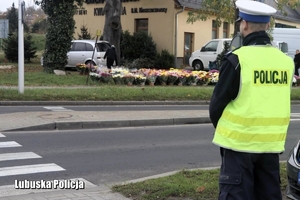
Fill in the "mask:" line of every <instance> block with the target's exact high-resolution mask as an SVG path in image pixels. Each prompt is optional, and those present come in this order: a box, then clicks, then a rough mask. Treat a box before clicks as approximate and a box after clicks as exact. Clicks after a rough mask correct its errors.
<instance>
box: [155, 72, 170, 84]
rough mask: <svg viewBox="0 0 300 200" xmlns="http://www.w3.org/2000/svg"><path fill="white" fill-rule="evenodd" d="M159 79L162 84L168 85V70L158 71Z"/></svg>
mask: <svg viewBox="0 0 300 200" xmlns="http://www.w3.org/2000/svg"><path fill="white" fill-rule="evenodd" d="M157 80H158V83H160V84H161V85H167V81H168V72H167V71H166V70H158V71H157Z"/></svg>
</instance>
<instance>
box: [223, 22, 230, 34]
mask: <svg viewBox="0 0 300 200" xmlns="http://www.w3.org/2000/svg"><path fill="white" fill-rule="evenodd" d="M228 37H229V24H228V22H223V38H228Z"/></svg>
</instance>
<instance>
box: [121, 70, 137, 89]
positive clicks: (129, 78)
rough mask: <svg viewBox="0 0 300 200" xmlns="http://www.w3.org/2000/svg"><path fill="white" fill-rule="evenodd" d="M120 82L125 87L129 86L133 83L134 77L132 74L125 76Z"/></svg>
mask: <svg viewBox="0 0 300 200" xmlns="http://www.w3.org/2000/svg"><path fill="white" fill-rule="evenodd" d="M122 80H123V83H124V84H125V85H128V86H131V85H132V84H133V81H134V75H133V74H132V73H128V74H125V75H124V76H123V77H122Z"/></svg>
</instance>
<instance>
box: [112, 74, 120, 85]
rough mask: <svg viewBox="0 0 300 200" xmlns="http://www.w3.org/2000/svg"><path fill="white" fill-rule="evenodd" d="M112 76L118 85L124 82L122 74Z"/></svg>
mask: <svg viewBox="0 0 300 200" xmlns="http://www.w3.org/2000/svg"><path fill="white" fill-rule="evenodd" d="M112 78H113V79H114V82H115V84H116V85H121V84H122V77H121V75H120V74H115V75H112Z"/></svg>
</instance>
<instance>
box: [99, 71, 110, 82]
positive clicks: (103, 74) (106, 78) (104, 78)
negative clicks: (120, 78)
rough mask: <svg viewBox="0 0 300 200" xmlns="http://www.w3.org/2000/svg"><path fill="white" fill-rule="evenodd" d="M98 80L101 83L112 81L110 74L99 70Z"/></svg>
mask: <svg viewBox="0 0 300 200" xmlns="http://www.w3.org/2000/svg"><path fill="white" fill-rule="evenodd" d="M100 80H101V82H103V83H110V82H112V81H113V78H112V75H111V74H110V73H107V72H101V73H100Z"/></svg>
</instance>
